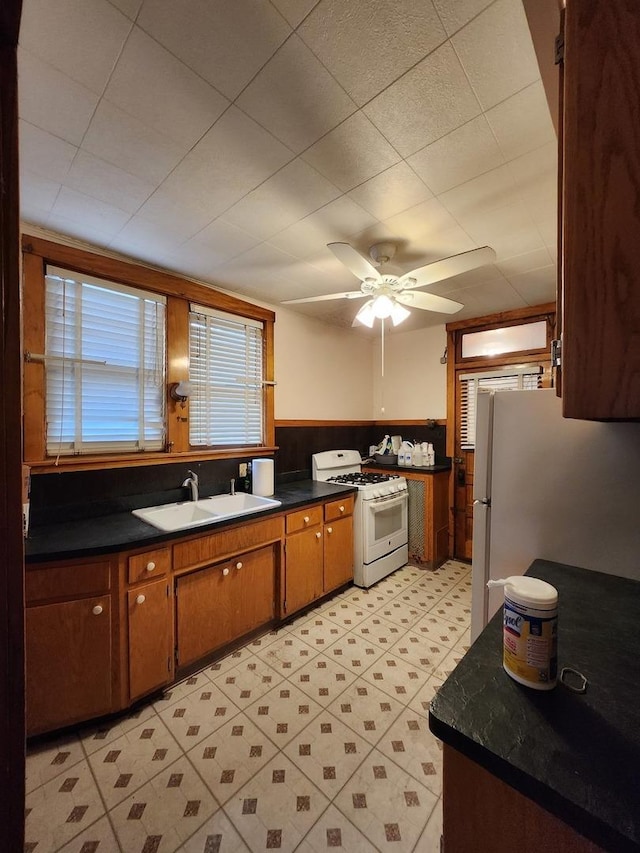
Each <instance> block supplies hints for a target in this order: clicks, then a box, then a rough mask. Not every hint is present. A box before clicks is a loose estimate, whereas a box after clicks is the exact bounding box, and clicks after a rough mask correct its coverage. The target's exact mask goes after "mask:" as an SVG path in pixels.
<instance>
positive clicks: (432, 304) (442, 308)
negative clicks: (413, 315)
mask: <svg viewBox="0 0 640 853" xmlns="http://www.w3.org/2000/svg"><path fill="white" fill-rule="evenodd" d="M395 298H396V302H399V303H400V304H401V305H406V306H407V308H422V309H423V310H424V311H438V312H439V313H440V314H455V313H456V311H459V310H460V309H461V308H464V305H463V304H462V303H461V302H454V301H453V299H445V297H444V296H436V295H435V294H434V293H417V292H416V291H414V290H403V291H402V293H396V294H395Z"/></svg>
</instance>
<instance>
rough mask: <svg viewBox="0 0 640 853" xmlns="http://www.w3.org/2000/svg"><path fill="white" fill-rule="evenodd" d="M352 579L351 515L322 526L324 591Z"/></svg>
mask: <svg viewBox="0 0 640 853" xmlns="http://www.w3.org/2000/svg"><path fill="white" fill-rule="evenodd" d="M350 580H353V517H352V516H349V517H348V518H340V519H338V520H336V521H331V522H330V523H329V524H325V526H324V591H325V592H329V591H330V590H332V589H336V587H339V586H341V585H342V584H344V583H347V582H348V581H350Z"/></svg>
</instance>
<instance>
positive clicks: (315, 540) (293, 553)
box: [284, 525, 324, 615]
mask: <svg viewBox="0 0 640 853" xmlns="http://www.w3.org/2000/svg"><path fill="white" fill-rule="evenodd" d="M323 559H324V547H323V541H322V528H321V527H320V526H319V525H318V526H317V527H315V528H311V529H310V530H303V531H302V532H301V533H293V534H292V535H291V536H287V541H286V587H285V596H284V603H285V613H284V615H289V614H290V613H295V612H296V610H300V608H301V607H304V606H305V605H306V604H309V603H310V602H312V601H314V600H315V599H316V598H319V597H320V596H321V595H322V593H323V572H322V564H323Z"/></svg>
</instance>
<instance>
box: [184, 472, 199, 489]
mask: <svg viewBox="0 0 640 853" xmlns="http://www.w3.org/2000/svg"><path fill="white" fill-rule="evenodd" d="M187 474H190V475H191V479H192V480H193V482H194V483H195V484H196V486H197V485H198V475H197V474H196V473H195V471H187Z"/></svg>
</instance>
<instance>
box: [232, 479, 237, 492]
mask: <svg viewBox="0 0 640 853" xmlns="http://www.w3.org/2000/svg"><path fill="white" fill-rule="evenodd" d="M235 493H236V479H235V477H232V478H231V494H232V495H235Z"/></svg>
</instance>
